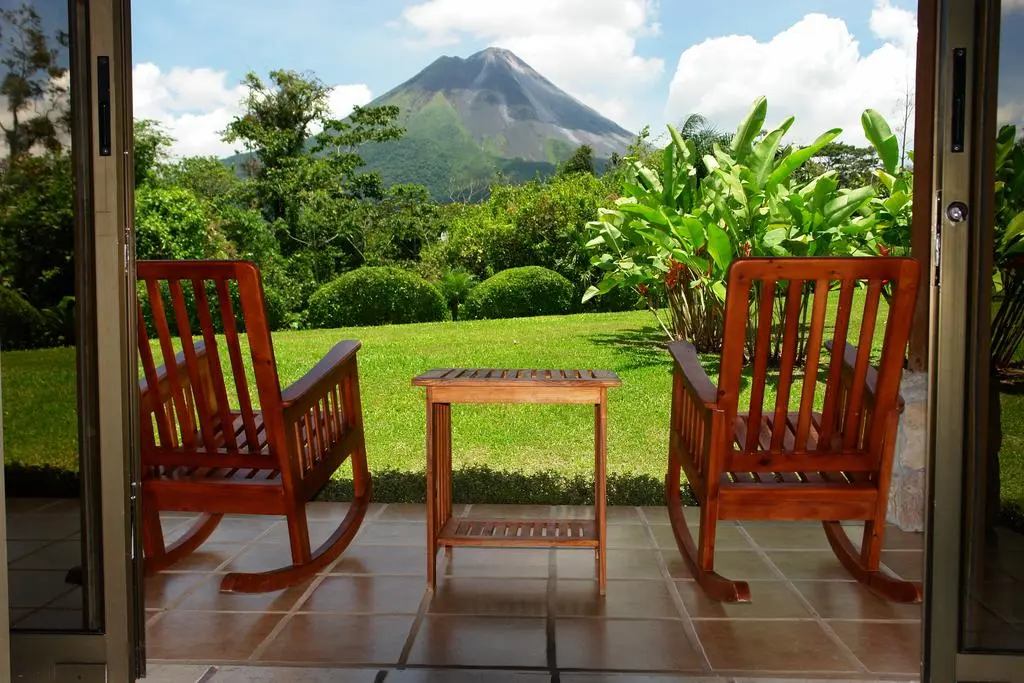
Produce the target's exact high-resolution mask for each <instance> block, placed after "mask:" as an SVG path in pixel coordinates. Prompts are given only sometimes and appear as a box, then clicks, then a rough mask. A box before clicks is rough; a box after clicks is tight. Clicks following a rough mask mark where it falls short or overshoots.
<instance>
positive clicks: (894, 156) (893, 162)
mask: <svg viewBox="0 0 1024 683" xmlns="http://www.w3.org/2000/svg"><path fill="white" fill-rule="evenodd" d="M860 123H861V126H862V127H863V128H864V136H865V137H866V138H867V139H868V142H870V143H871V146H872V147H874V148H875V151H876V152H877V153H878V158H879V159H881V160H882V167H883V168H884V169H885V170H886V171H887V172H888V173H895V172H896V167H897V166H899V163H900V143H899V140H897V139H896V136H895V135H894V134H893V132H892V129H891V128H889V124H888V123H887V122H886V120H885V117H884V116H882V115H881V114H879V113H878V112H877V111H875V110H874V109H865V110H864V113H863V114H861V117H860Z"/></svg>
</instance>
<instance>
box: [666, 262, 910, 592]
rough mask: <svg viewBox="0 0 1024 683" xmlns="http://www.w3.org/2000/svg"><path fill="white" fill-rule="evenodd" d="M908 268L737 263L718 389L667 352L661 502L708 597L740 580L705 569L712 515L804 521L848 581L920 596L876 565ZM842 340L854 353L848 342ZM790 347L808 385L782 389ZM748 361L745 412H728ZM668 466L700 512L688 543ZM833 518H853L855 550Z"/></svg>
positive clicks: (675, 349) (677, 346) (690, 353)
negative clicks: (860, 529)
mask: <svg viewBox="0 0 1024 683" xmlns="http://www.w3.org/2000/svg"><path fill="white" fill-rule="evenodd" d="M919 270H920V267H919V265H918V264H917V262H916V261H914V260H912V259H908V258H895V257H880V258H779V259H769V258H749V259H739V260H737V261H735V262H734V263H733V264H732V265H731V267H730V269H729V273H728V289H727V295H726V303H725V338H724V343H723V348H722V353H721V365H720V376H719V380H718V387H717V389H716V388H715V386H714V385H713V384H712V383H711V381H710V380H709V379H708V376H707V375H706V374H705V372H704V369H703V368H702V367H701V365H700V363H699V361H698V358H697V353H696V351H695V350H694V347H693V346H692V345H690V344H688V343H686V342H677V343H674V344H672V345H670V350H671V353H672V355H673V357H674V358H675V373H674V383H673V391H672V417H671V427H670V429H671V435H670V447H669V458H668V474H667V475H666V477H665V495H666V498H667V503H668V510H669V516H670V518H671V522H672V528H673V530H674V533H675V538H676V544H677V545H678V546H679V550H680V552H681V553H682V556H683V559H684V560H685V561H686V564H687V566H688V568H689V570H690V572H691V573H692V574H693V576H694V578H695V579H696V580H697V582H698V583H699V584H700V586H701V587H702V588H703V589H704V591H705V592H706V593H707V594H708V595H709V596H711V597H712V598H714V599H717V600H721V601H726V602H748V601H749V600H750V588H749V586H748V585H747V583H745V582H743V581H731V580H729V579H726V578H724V577H722V576H720V575H719V574H717V573H715V527H716V524H717V522H718V520H720V519H729V520H739V519H742V520H808V519H810V520H820V521H821V522H822V524H823V525H824V528H825V535H826V536H827V538H828V541H829V544H830V545H831V547H832V550H833V551H834V552H835V554H836V557H837V558H839V561H840V562H841V563H842V564H843V566H844V567H845V568H846V569H847V570H848V571H849V572H850V573H851V574H852V575H853V576H854V578H856V579H857V580H858V581H860V582H861V583H863V584H865V585H866V586H867V587H868V588H870V589H871V590H872V591H874V592H875V593H877V594H879V595H881V596H883V597H885V598H887V599H890V600H893V601H898V602H919V601H920V600H921V586H920V584H917V583H912V582H909V581H902V580H900V579H898V578H896V577H894V576H891V575H889V574H886V573H883V572H882V571H881V570H880V568H879V554H880V552H881V548H882V535H883V531H884V528H885V515H886V507H887V504H888V500H889V495H888V494H889V478H890V473H891V471H892V461H893V450H894V445H895V440H896V430H897V426H898V421H899V415H900V413H901V412H902V410H903V399H902V398H901V397H900V395H899V383H900V378H901V374H902V370H903V359H904V353H905V351H906V347H907V340H908V337H909V334H910V323H911V320H912V318H913V315H912V314H913V310H914V304H915V300H916V294H917V283H918V277H919ZM858 282H861V283H863V284H866V285H867V286H866V288H865V289H862V290H861V291H863V292H864V295H863V297H861V296H860V292H858V293H856V294H855V285H856V284H857V283H858ZM886 284H889V285H891V292H892V296H891V297H890V302H889V308H888V320H887V321H886V322H884V323H883V324H884V325H885V332H884V335H885V336H884V343H883V346H882V353H881V359H880V363H879V367H878V368H877V369H876V368H875V367H872V366H871V365H870V362H869V360H870V358H869V357H870V353H871V348H872V340H873V339H874V337H875V330H876V320H877V318H878V317H879V310H880V306H879V303H880V299H881V295H882V289H883V287H884V286H885V285H886ZM781 292H785V294H784V295H781V296H777V293H781ZM836 295H838V296H836ZM836 299H838V301H837V302H836ZM832 302H835V304H834V305H830V303H832ZM858 302H859V303H858ZM855 309H858V311H859V313H860V315H859V316H855ZM808 317H809V322H808V321H807V318H808ZM773 319H774V320H773ZM858 320H859V321H860V322H859V324H858V323H857V321H858ZM858 326H859V330H858V329H856V327H858ZM851 328H854V329H851ZM801 330H802V333H801ZM848 332H849V333H851V334H853V335H854V338H855V339H856V344H857V345H856V346H852V345H850V344H849V343H847V338H848ZM779 333H781V344H779V343H778V341H779V340H778V336H777V335H778V334H779ZM827 335H831V341H828V342H826V341H825V339H826V336H827ZM773 338H774V341H775V343H774V344H773ZM773 347H774V348H773ZM799 347H802V348H803V349H804V350H805V356H806V365H805V367H804V372H803V377H806V378H811V380H812V381H801V384H802V386H801V387H800V388H799V389H798V390H797V391H793V388H794V384H795V382H794V367H795V366H796V364H797V363H796V359H797V353H798V348H799ZM823 347H824V349H825V350H824V351H823ZM772 352H774V353H772ZM770 356H774V357H772V358H770ZM747 358H752V365H753V368H752V373H751V375H750V376H749V386H750V401H749V410H748V411H747V412H740V410H739V409H740V407H741V406H740V405H739V403H740V400H739V399H740V393H741V388H742V386H743V383H744V382H746V377H743V375H741V372H742V371H743V368H744V365H745V360H746V359H747ZM770 360H771V361H774V362H777V367H778V387H777V389H776V392H775V401H774V406H769V405H767V403H768V401H767V400H766V385H767V384H768V371H769V366H770V365H774V363H770V362H769V361H770ZM814 379H817V380H818V381H814ZM791 397H792V399H793V400H791ZM794 404H795V405H797V406H798V408H797V409H796V411H795V412H792V408H793V405H794ZM680 470H682V471H683V472H685V473H686V478H687V481H688V482H689V483H690V485H691V487H692V489H693V492H694V494H695V496H696V497H697V500H698V503H699V505H700V535H699V540H698V543H697V544H694V541H693V537H692V536H691V534H690V530H689V528H688V527H687V524H686V520H685V519H684V517H683V510H682V504H681V499H680V488H679V487H680ZM838 520H863V521H864V535H863V541H862V542H861V546H860V549H859V550H858V549H857V548H855V547H854V545H853V543H852V542H851V540H850V538H849V536H847V534H846V532H845V531H844V530H843V528H842V526H840V522H839V521H838Z"/></svg>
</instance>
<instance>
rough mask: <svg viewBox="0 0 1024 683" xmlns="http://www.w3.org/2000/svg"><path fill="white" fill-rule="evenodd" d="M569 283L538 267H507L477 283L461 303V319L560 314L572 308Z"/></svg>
mask: <svg viewBox="0 0 1024 683" xmlns="http://www.w3.org/2000/svg"><path fill="white" fill-rule="evenodd" d="M572 296H573V290H572V283H570V282H569V281H568V280H566V279H565V278H564V277H562V276H561V275H559V274H558V273H556V272H554V271H553V270H548V269H547V268H541V267H540V266H524V267H522V268H510V269H508V270H503V271H501V272H500V273H498V274H497V275H494V276H493V277H490V278H488V279H487V280H484V281H483V282H481V283H480V284H479V285H478V286H477V287H476V288H474V289H473V291H472V292H470V293H469V296H468V297H466V303H465V304H463V306H462V318H463V319H465V320H481V319H489V318H527V317H530V316H537V315H561V314H564V313H568V312H569V311H570V310H571V308H572V301H573V299H572Z"/></svg>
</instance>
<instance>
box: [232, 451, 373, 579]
mask: <svg viewBox="0 0 1024 683" xmlns="http://www.w3.org/2000/svg"><path fill="white" fill-rule="evenodd" d="M364 462H365V461H364ZM352 465H353V467H352V474H353V476H354V477H356V479H358V478H359V477H360V476H365V477H366V479H365V480H362V481H358V480H357V481H356V482H355V490H356V492H362V495H361V496H360V495H356V496H355V497H354V498H353V500H352V505H351V506H350V507H349V508H348V512H347V513H346V514H345V518H344V519H342V520H341V523H340V524H339V525H338V528H337V529H336V530H335V532H334V533H332V535H331V537H330V538H328V540H327V541H325V542H324V543H323V544H322V545H321V546H319V547H318V548H317V549H316V550H314V551H312V553H310V554H309V556H308V559H307V560H306V561H304V562H301V563H293V564H291V565H290V566H287V567H281V568H279V569H271V570H269V571H259V572H241V571H233V572H231V573H228V574H227V575H225V577H224V579H223V581H221V582H220V591H221V593H267V592H270V591H281V590H284V589H286V588H289V587H290V586H295V585H296V584H301V583H303V582H305V581H308V580H309V579H311V578H312V577H313V575H315V574H316V572H318V571H321V570H322V569H325V568H327V566H328V565H330V564H331V563H332V562H334V561H335V560H336V559H337V558H338V557H339V556H340V555H341V554H342V553H343V552H344V551H345V549H346V548H347V547H348V545H349V544H350V543H351V542H352V539H354V538H355V535H356V533H357V532H358V530H359V526H360V524H361V523H362V518H364V517H366V514H367V509H368V508H369V507H370V495H371V489H372V481H371V479H370V474H369V473H367V472H364V473H362V474H360V473H359V468H358V467H357V466H356V464H355V462H354V461H353V463H352ZM302 513H303V514H302V515H301V516H302V518H303V522H302V523H303V529H302V531H303V536H304V537H305V540H306V548H307V552H308V548H309V545H308V544H309V537H308V528H307V527H305V521H304V518H305V514H304V513H305V510H304V509H303V511H302ZM295 549H296V541H295V539H294V538H293V540H292V550H293V558H294V556H295Z"/></svg>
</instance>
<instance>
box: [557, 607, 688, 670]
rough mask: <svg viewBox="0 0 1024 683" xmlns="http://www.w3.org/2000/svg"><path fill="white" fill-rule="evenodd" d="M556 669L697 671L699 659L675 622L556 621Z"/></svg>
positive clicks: (665, 620) (617, 620)
mask: <svg viewBox="0 0 1024 683" xmlns="http://www.w3.org/2000/svg"><path fill="white" fill-rule="evenodd" d="M555 652H556V659H557V662H558V667H559V668H560V669H562V668H568V669H629V670H636V671H700V670H701V661H702V660H701V656H700V654H699V653H698V652H697V650H696V649H694V648H693V646H692V645H690V643H689V641H688V640H687V639H686V631H685V629H684V628H683V622H682V621H679V620H668V619H662V620H634V619H614V620H607V619H559V620H558V621H557V623H556V624H555Z"/></svg>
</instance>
